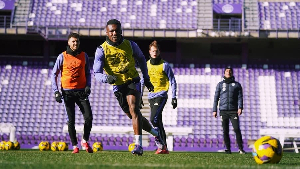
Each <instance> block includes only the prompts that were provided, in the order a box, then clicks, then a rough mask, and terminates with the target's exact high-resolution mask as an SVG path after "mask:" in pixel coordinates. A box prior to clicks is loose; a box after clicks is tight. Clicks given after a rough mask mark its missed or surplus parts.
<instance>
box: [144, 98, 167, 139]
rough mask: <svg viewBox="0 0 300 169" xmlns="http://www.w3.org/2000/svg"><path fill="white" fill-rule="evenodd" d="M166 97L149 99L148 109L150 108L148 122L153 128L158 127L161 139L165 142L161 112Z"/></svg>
mask: <svg viewBox="0 0 300 169" xmlns="http://www.w3.org/2000/svg"><path fill="white" fill-rule="evenodd" d="M167 99H168V98H166V97H156V98H153V99H149V103H150V108H151V115H150V121H151V123H152V125H153V126H154V127H158V129H159V131H160V134H161V138H162V139H163V140H164V142H165V144H167V142H166V132H165V129H164V125H163V121H162V112H163V109H164V107H165V105H166V102H167Z"/></svg>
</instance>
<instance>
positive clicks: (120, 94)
mask: <svg viewBox="0 0 300 169" xmlns="http://www.w3.org/2000/svg"><path fill="white" fill-rule="evenodd" d="M138 83H139V82H138ZM138 86H140V84H137V83H134V82H131V83H128V84H125V85H124V86H123V87H122V88H121V89H119V90H118V91H116V92H114V94H115V96H116V98H117V100H118V102H119V105H120V107H121V108H122V110H123V111H124V112H125V113H129V105H128V102H127V98H126V97H127V96H128V95H134V96H135V97H136V98H138V99H136V101H137V102H139V100H140V90H139V88H138Z"/></svg>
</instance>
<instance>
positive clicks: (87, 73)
mask: <svg viewBox="0 0 300 169" xmlns="http://www.w3.org/2000/svg"><path fill="white" fill-rule="evenodd" d="M85 77H86V86H89V87H91V69H90V61H89V56H88V55H87V54H86V53H85Z"/></svg>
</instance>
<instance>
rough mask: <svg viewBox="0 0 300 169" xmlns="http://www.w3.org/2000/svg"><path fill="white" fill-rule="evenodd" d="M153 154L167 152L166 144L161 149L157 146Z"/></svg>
mask: <svg viewBox="0 0 300 169" xmlns="http://www.w3.org/2000/svg"><path fill="white" fill-rule="evenodd" d="M155 154H169V150H168V148H167V146H166V145H164V146H163V149H160V148H158V149H157V150H156V152H155Z"/></svg>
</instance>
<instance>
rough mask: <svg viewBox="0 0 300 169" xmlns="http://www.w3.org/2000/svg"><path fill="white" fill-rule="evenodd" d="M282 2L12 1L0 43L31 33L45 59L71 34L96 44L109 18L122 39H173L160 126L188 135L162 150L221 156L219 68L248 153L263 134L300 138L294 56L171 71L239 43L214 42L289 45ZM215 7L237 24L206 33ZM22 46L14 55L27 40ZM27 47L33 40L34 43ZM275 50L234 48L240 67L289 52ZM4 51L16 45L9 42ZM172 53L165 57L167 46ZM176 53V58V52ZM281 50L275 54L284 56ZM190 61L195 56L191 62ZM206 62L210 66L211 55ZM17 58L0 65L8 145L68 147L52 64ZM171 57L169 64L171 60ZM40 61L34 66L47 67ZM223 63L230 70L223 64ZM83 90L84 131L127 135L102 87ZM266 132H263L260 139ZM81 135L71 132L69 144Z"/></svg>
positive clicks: (110, 142)
mask: <svg viewBox="0 0 300 169" xmlns="http://www.w3.org/2000/svg"><path fill="white" fill-rule="evenodd" d="M283 1H285V0H282V2H280V1H278V0H274V1H272V2H271V1H268V0H213V1H211V0H174V1H170V0H157V1H153V0H109V1H108V0H103V1H102V0H101V1H99V0H15V5H14V7H13V10H12V11H11V12H12V15H11V16H2V15H1V16H0V34H6V35H11V36H15V35H19V34H26V35H32V34H39V35H41V36H42V37H44V38H45V39H46V40H45V42H44V41H43V43H44V45H45V46H46V47H45V46H44V48H46V49H45V51H44V53H46V52H49V50H50V48H51V46H52V48H51V49H53V51H54V49H55V48H58V46H55V45H54V44H53V43H51V42H50V40H65V38H66V35H68V33H69V32H71V31H75V32H79V33H80V34H81V35H82V36H85V37H88V36H99V37H104V36H105V33H104V31H103V28H104V26H105V24H106V21H107V20H108V19H111V18H117V19H119V20H121V22H122V25H123V35H124V36H125V37H146V38H153V37H156V38H161V37H167V38H170V37H171V38H174V37H175V38H178V39H180V40H178V39H177V40H178V41H181V42H179V43H177V42H176V48H177V47H178V49H177V51H176V52H178V53H176V58H175V59H174V60H172V61H174V67H173V69H174V73H175V75H176V79H177V83H178V104H179V105H178V108H177V109H175V110H173V109H172V108H171V106H170V105H169V104H167V105H166V108H165V109H164V113H163V119H164V125H165V126H166V128H181V129H182V128H188V129H192V132H189V131H187V133H185V134H182V135H178V133H180V132H177V135H176V134H175V133H174V132H173V133H172V136H173V139H172V138H171V137H169V138H170V139H172V141H170V142H169V143H171V142H173V150H174V151H218V150H221V149H224V143H223V137H222V127H221V123H220V121H219V120H216V119H214V118H212V116H211V113H212V112H211V109H212V99H213V95H214V90H215V86H216V84H217V82H218V81H220V80H221V76H222V74H223V70H222V68H224V67H225V66H227V65H231V66H232V67H233V68H234V75H235V76H236V77H237V80H238V81H239V82H241V84H242V86H243V87H244V107H245V109H244V114H243V116H242V118H241V122H240V123H241V128H242V134H243V137H244V138H243V139H244V144H245V147H248V148H250V147H249V145H248V141H249V140H250V141H251V140H256V139H257V138H259V137H260V136H261V135H265V134H268V133H269V134H274V133H273V131H274V130H276V129H278V130H280V131H284V132H283V133H286V131H288V130H299V129H300V119H299V118H300V110H299V106H300V101H299V99H300V92H299V90H300V82H299V81H300V71H299V70H300V66H299V64H300V62H299V60H297V59H295V58H296V57H297V56H298V53H299V51H297V53H296V55H295V58H294V61H295V62H290V63H287V62H285V59H286V58H288V56H290V55H291V54H290V53H289V51H284V52H283V53H280V54H281V55H282V56H281V58H280V59H279V62H277V63H274V64H273V63H272V62H267V63H269V64H260V63H261V62H260V63H259V64H255V62H256V61H261V60H263V59H262V58H258V59H257V60H254V61H252V62H251V63H249V64H244V65H241V64H240V62H239V61H236V62H232V64H224V63H223V64H217V63H214V64H208V65H204V64H199V63H200V62H197V58H191V60H189V61H190V63H192V64H187V63H186V62H185V63H181V60H180V59H179V58H182V59H183V58H185V57H186V58H188V57H189V56H188V55H186V56H180V55H183V54H182V53H184V52H190V53H189V54H190V55H192V54H195V53H197V52H198V51H199V49H200V50H201V51H200V52H201V54H202V55H208V54H211V53H208V52H207V51H208V50H212V51H220V49H221V47H222V46H226V43H227V42H229V43H231V44H230V45H228V46H227V47H228V48H238V47H236V46H238V45H239V44H238V42H240V41H241V39H234V40H236V41H234V42H232V41H230V40H228V41H225V40H224V39H221V38H220V39H218V37H223V38H224V37H225V38H240V37H242V38H245V39H247V38H249V39H251V38H255V37H259V38H261V39H263V38H299V37H300V34H299V22H300V20H299V17H300V13H299V12H300V11H299V6H300V3H299V2H298V1H299V0H297V1H295V2H294V1H288V2H283ZM218 4H230V5H234V4H238V5H241V6H242V13H240V14H239V15H238V17H240V18H239V19H235V20H231V19H225V20H226V22H223V23H225V24H223V25H221V26H224V25H225V27H220V25H217V26H216V27H215V21H216V20H217V21H218V22H219V21H220V20H223V19H216V18H215V13H214V11H213V7H214V5H218ZM233 17H237V16H236V15H234V16H233ZM9 20H10V21H9ZM228 20H229V21H228ZM236 20H238V29H236V27H232V24H228V23H233V22H231V21H236ZM223 21H224V20H223ZM241 22H242V23H241ZM219 23H220V22H219ZM240 24H241V25H240ZM3 37H4V36H3ZM28 37H29V38H30V37H31V36H28ZM190 37H193V38H190ZM14 38H16V37H14ZM29 38H28V39H29ZM40 38H41V37H40ZM181 38H186V39H181ZM189 38H190V39H189ZM197 38H198V40H199V39H200V38H207V39H205V40H207V41H211V42H212V43H205V44H201V45H198V46H196V45H195V43H197ZM214 38H216V40H215V41H213V40H212V39H214ZM7 39H8V38H7ZM12 39H13V38H12ZM16 39H17V38H16ZM20 39H22V38H20ZM24 39H25V40H23V42H22V43H20V44H19V46H18V47H20V46H22V44H23V45H24V44H25V43H26V40H28V39H26V38H24ZM36 39H38V38H36V37H35V40H36ZM189 40H190V41H196V42H195V43H194V44H193V45H194V46H196V47H194V48H192V47H191V48H188V47H186V46H193V45H190V44H189V43H187V42H189ZM24 41H25V42H24ZM29 41H30V40H28V42H29ZM39 42H40V41H38V43H39ZM1 43H2V42H1ZM184 43H186V44H184ZM213 43H219V44H218V45H214V44H213ZM247 43H248V44H247ZM278 43H279V42H276V43H274V44H275V45H274V44H273V42H270V43H266V44H267V45H265V46H263V45H262V47H261V48H259V47H258V49H259V51H258V50H256V51H254V50H252V51H251V52H252V53H251V52H250V46H251V45H252V46H255V45H257V46H260V45H261V44H264V43H257V44H256V43H255V42H246V40H245V41H244V42H243V44H242V45H241V46H242V47H241V48H243V50H242V53H243V54H241V55H243V56H241V57H242V59H244V61H245V60H247V58H248V57H257V56H256V55H258V57H262V56H263V55H272V57H275V56H273V55H275V53H276V52H274V53H272V50H274V51H275V49H274V48H272V47H271V46H275V48H276V47H280V46H284V45H291V43H284V42H283V43H282V44H280V45H278ZM2 44H3V43H2ZM10 44H13V45H15V44H18V43H14V41H13V42H11V43H10ZM272 44H273V45H272ZM295 44H296V43H295ZM47 45H48V46H47ZM98 45H99V44H98ZM247 45H248V46H247ZM24 46H25V45H24ZM31 46H33V45H31ZM184 46H185V48H184ZM203 46H204V47H203ZM209 46H210V47H209ZM214 46H215V48H214ZM252 46H251V47H252ZM291 46H292V45H291ZM39 47H41V46H39ZM172 47H174V48H175V45H174V46H172ZM181 47H182V48H184V50H180V48H181ZM248 47H249V50H248ZM292 47H294V46H292ZM292 47H291V48H292ZM196 48H199V49H196ZM291 48H288V47H286V48H285V49H289V50H291ZM22 49H23V50H24V48H22ZM203 49H206V51H204V50H203ZM222 49H223V50H222V52H224V51H225V52H227V51H228V50H227V49H226V47H225V48H224V47H223V48H222ZM2 50H3V49H2ZM10 50H11V49H10ZM93 50H94V48H93ZM189 50H190V51H189ZM53 51H51V52H52V55H56V53H55V52H53ZM194 51H196V52H194ZM276 51H278V50H276ZM12 52H14V51H12ZM60 52H61V51H60ZM93 52H94V51H93ZM181 52H182V53H181ZM209 52H211V51H209ZM293 52H294V51H293ZM44 53H43V54H44ZM280 54H278V52H277V53H276V57H277V58H278V55H280ZM1 55H2V54H1ZM47 55H50V54H44V56H47ZM228 55H229V54H228ZM250 55H251V56H250ZM197 56H198V57H200V56H199V54H198V53H197ZM209 56H210V57H216V58H217V56H216V55H213V56H212V55H209ZM223 56H226V54H224V55H221V56H220V57H219V58H217V59H223V58H222V57H223ZM22 57H23V56H20V58H16V59H10V60H6V59H2V58H1V59H0V101H1V102H0V115H1V116H0V123H5V124H13V126H15V128H16V133H15V134H16V135H15V136H16V139H17V140H18V141H19V142H20V143H21V145H22V146H21V147H22V148H32V147H35V146H36V145H37V144H38V143H39V142H40V141H45V140H46V141H50V142H52V141H66V142H68V143H70V138H69V136H68V135H67V134H66V133H64V131H63V127H64V126H65V124H66V115H65V113H64V107H63V105H61V104H58V103H56V102H55V101H54V98H53V92H52V91H51V82H50V73H51V70H52V67H53V62H46V61H44V62H43V61H35V60H34V59H24V58H22ZM40 57H43V56H40ZM171 57H173V56H172V54H171ZM171 57H169V58H171ZM201 57H202V56H201ZM227 57H228V56H227ZM49 58H50V57H49ZM49 58H44V59H45V60H47V59H48V60H50V59H49ZM229 58H230V57H229ZM188 59H190V58H188ZM193 59H194V60H193ZM202 59H203V58H202ZM224 60H225V59H223V60H222V61H224ZM265 61H268V60H265ZM228 62H230V61H227V62H226V63H228ZM281 62H282V63H281ZM203 63H204V62H203ZM237 63H239V64H237ZM285 63H287V64H285ZM92 86H93V87H92V94H91V96H90V101H91V104H92V110H93V112H94V121H93V125H94V126H108V127H110V128H114V127H115V128H119V127H124V128H128V127H130V126H131V121H130V120H128V117H127V116H126V115H124V113H123V112H122V110H121V109H120V107H119V106H118V103H117V100H116V99H115V98H114V97H115V96H114V95H113V93H112V92H111V90H112V89H111V86H109V85H107V84H99V83H96V81H95V80H94V79H92ZM112 112H113V113H112ZM76 113H77V114H78V115H77V116H76V125H78V126H81V125H82V124H83V123H84V121H83V118H82V117H81V116H80V115H79V114H80V111H79V109H76ZM6 126H7V125H6ZM208 126H209V127H208ZM95 128H97V127H95ZM270 128H271V131H268V132H267V133H266V132H262V131H264V130H267V129H270ZM5 129H7V130H0V140H9V139H12V138H13V137H12V135H11V134H9V129H8V128H7V127H5ZM98 131H99V130H98ZM118 131H119V130H118ZM127 131H129V129H128V130H127ZM170 133H171V132H170ZM230 135H231V140H232V147H234V148H235V149H233V150H237V145H236V143H235V138H234V137H235V134H234V132H233V130H232V128H230ZM274 135H276V134H274ZM81 136H82V135H81V133H80V132H79V133H78V139H79V140H81ZM170 136H171V135H170ZM276 136H277V135H276ZM278 137H280V136H278ZM291 137H292V139H293V140H292V141H293V143H292V146H294V149H295V151H296V149H297V148H295V144H296V142H297V141H299V137H298V134H296V135H293V136H291ZM297 137H298V138H297ZM144 138H146V141H147V142H148V144H149V146H148V147H145V149H144V150H154V149H155V148H156V147H155V144H154V138H153V137H151V136H149V135H148V137H144ZM282 139H283V138H281V141H282ZM288 139H289V138H288V137H285V138H284V139H283V140H284V143H285V144H286V146H289V144H290V142H289V140H288ZM133 140H134V138H133V136H132V134H130V133H124V132H123V133H122V132H121V133H112V132H105V133H98V132H94V133H92V135H91V142H96V141H101V142H102V143H103V145H104V149H105V150H109V149H110V150H126V149H127V146H128V145H129V144H131V143H132V142H133ZM282 142H283V141H282ZM171 144H172V143H171ZM144 145H146V144H144ZM70 147H71V146H70ZM246 150H247V148H246ZM296 152H297V151H296Z"/></svg>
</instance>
